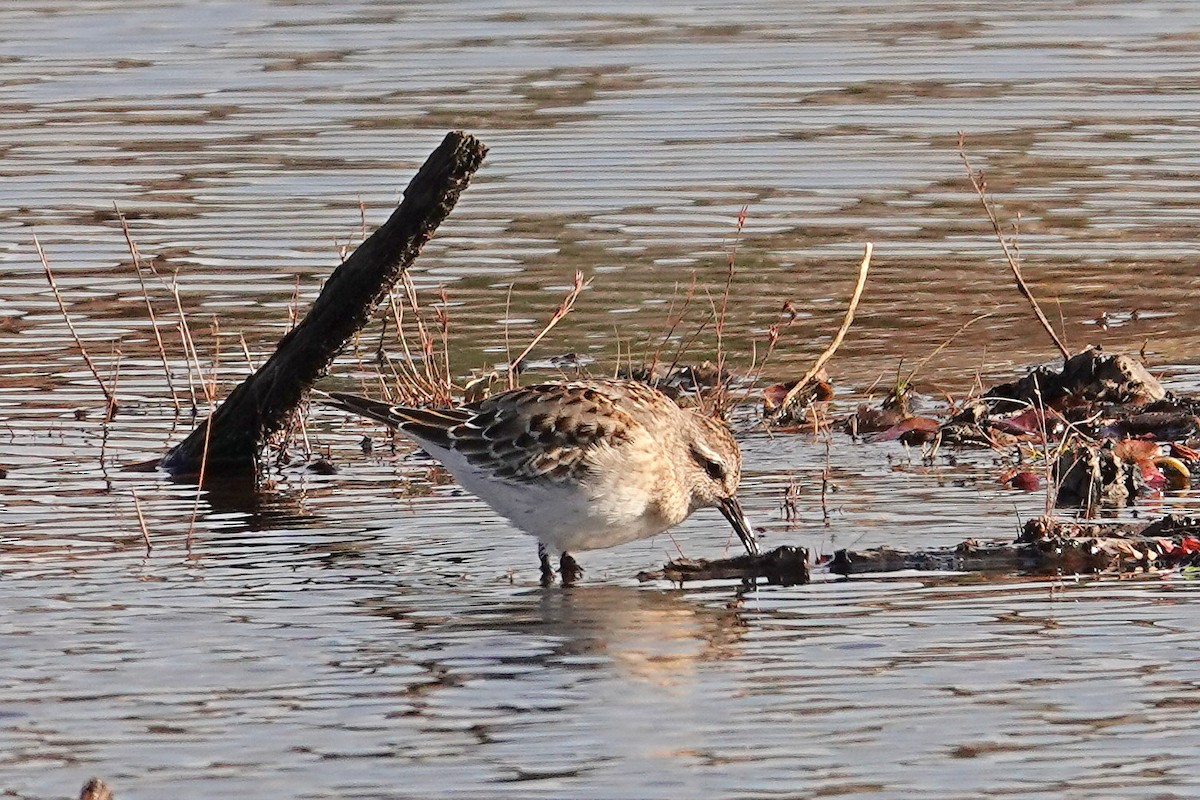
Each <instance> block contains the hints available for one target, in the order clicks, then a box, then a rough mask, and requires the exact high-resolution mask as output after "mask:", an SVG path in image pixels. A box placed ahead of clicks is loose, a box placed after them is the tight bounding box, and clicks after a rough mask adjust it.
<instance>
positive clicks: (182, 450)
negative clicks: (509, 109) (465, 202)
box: [159, 131, 487, 474]
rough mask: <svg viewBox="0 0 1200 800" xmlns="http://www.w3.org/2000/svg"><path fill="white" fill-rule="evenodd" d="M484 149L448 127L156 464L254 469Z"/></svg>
mask: <svg viewBox="0 0 1200 800" xmlns="http://www.w3.org/2000/svg"><path fill="white" fill-rule="evenodd" d="M486 153H487V148H486V147H484V145H483V144H482V143H481V142H480V141H479V140H478V139H476V138H475V137H474V136H470V135H467V134H465V133H462V132H461V131H454V132H451V133H448V134H447V135H446V138H445V139H444V140H443V141H442V143H441V145H440V146H438V148H437V149H436V150H434V151H433V153H431V154H430V156H429V158H428V159H427V160H426V161H425V164H424V165H423V166H422V167H421V169H420V170H419V171H418V172H417V174H416V175H415V176H414V177H413V179H412V180H411V181H410V182H409V184H408V187H407V188H406V189H405V190H404V200H403V202H401V203H400V206H399V208H397V209H396V210H395V212H393V213H392V215H391V217H390V218H389V219H388V221H387V222H385V223H384V224H383V225H382V226H381V227H380V228H379V229H378V230H376V231H375V233H373V234H372V235H371V236H370V237H369V238H368V239H367V240H366V241H364V242H363V243H362V244H361V245H359V247H358V249H357V250H355V251H354V254H353V255H351V256H350V257H349V258H348V259H346V261H345V262H343V263H342V264H341V266H339V267H338V268H337V269H336V270H334V272H333V275H331V276H330V278H329V280H328V281H327V282H326V284H325V287H324V289H322V290H321V294H320V296H318V297H317V299H316V302H314V303H313V305H312V308H311V309H309V312H308V314H307V315H306V316H305V317H304V319H303V320H301V322H300V324H298V325H297V326H296V327H295V328H294V329H293V330H292V331H291V332H290V333H288V334H287V335H286V336H284V337H283V339H282V340H281V341H280V342H279V345H278V347H277V348H276V350H275V353H274V354H273V355H272V356H271V357H270V358H269V359H268V360H267V362H266V363H265V364H263V365H262V366H261V367H259V368H258V370H256V371H255V372H254V374H252V375H251V376H250V377H248V378H246V380H244V381H243V382H242V383H241V384H240V385H239V386H237V388H235V389H234V390H233V391H232V392H230V394H229V396H228V397H227V398H226V399H225V401H224V402H223V403H222V404H221V406H220V407H219V408H218V409H217V410H216V412H215V413H214V414H213V415H212V416H211V417H210V418H209V419H208V420H205V421H204V422H203V423H201V424H200V426H199V427H197V428H196V429H195V430H193V431H192V432H191V434H190V435H189V436H188V437H187V438H186V439H184V441H183V442H181V443H180V444H178V445H176V446H175V447H174V448H173V449H172V450H171V451H170V452H168V453H167V455H166V456H165V457H164V458H163V459H162V461H161V462H159V466H160V467H162V468H164V469H166V470H168V471H170V472H173V473H175V474H199V473H200V471H201V465H202V464H203V465H205V469H206V470H212V469H220V470H222V471H224V472H226V473H228V472H230V471H239V472H246V473H253V472H254V471H255V470H256V468H257V465H258V457H259V452H260V451H261V449H262V447H263V445H264V444H265V443H266V441H267V438H268V437H269V436H270V435H271V434H273V433H275V432H277V431H279V430H281V429H283V428H284V427H285V426H286V424H287V422H288V420H289V419H290V417H291V416H292V414H293V413H294V412H295V410H296V408H297V407H298V406H299V404H300V402H301V401H302V399H303V397H304V394H305V392H307V391H308V389H309V388H310V387H311V386H312V384H313V382H314V381H316V380H317V378H319V377H321V376H322V375H323V374H324V373H325V370H326V369H327V368H328V367H329V364H330V363H331V362H332V361H333V359H334V357H335V356H336V355H337V354H338V353H339V352H340V351H341V349H342V348H343V347H344V346H345V345H346V343H347V342H348V341H349V340H350V339H351V338H352V337H353V336H354V334H355V333H357V332H358V331H359V330H360V329H361V328H362V327H363V326H364V325H366V323H367V321H368V320H369V319H370V315H371V312H372V311H373V310H374V308H375V305H376V304H377V303H378V302H379V301H380V300H381V299H382V298H383V297H384V296H386V294H387V292H388V291H389V290H390V289H391V287H392V285H393V284H394V283H395V282H396V281H397V280H398V279H399V277H400V275H401V273H402V272H403V271H404V270H405V269H407V268H408V266H409V265H410V264H411V263H412V262H413V260H414V259H415V258H416V257H417V255H418V254H419V253H420V252H421V248H422V247H423V246H424V245H425V243H426V242H428V241H429V239H430V238H431V237H432V236H433V232H434V231H435V230H436V229H437V227H438V225H440V224H441V223H442V221H443V220H444V219H445V218H446V216H447V215H448V214H449V213H450V211H451V210H452V209H453V208H454V205H455V203H457V202H458V197H459V195H460V194H461V193H462V191H463V190H464V189H466V188H467V184H468V182H469V181H470V179H471V176H472V175H473V174H474V173H475V171H476V170H478V169H479V166H480V164H481V163H482V162H483V157H484V155H485V154H486ZM210 426H211V430H209V427H210ZM206 453H207V454H206Z"/></svg>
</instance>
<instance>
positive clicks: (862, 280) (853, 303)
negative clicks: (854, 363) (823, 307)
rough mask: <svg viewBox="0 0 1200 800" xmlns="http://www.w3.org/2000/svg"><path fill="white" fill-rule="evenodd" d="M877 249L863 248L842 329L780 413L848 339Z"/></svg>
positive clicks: (868, 243) (792, 389)
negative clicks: (872, 254)
mask: <svg viewBox="0 0 1200 800" xmlns="http://www.w3.org/2000/svg"><path fill="white" fill-rule="evenodd" d="M874 249H875V247H874V245H873V244H871V243H870V242H867V244H866V247H864V248H863V257H862V262H861V263H860V264H859V265H858V282H857V283H856V284H854V293H853V294H851V295H850V304H849V305H848V306H847V307H846V316H845V318H844V319H843V320H842V327H840V328H838V332H837V333H836V334H835V335H834V337H833V341H832V342H830V343H829V347H826V348H825V352H823V353H821V355H819V356H817V360H816V361H815V362H813V365H812V367H810V368H809V370H808V372H806V373H804V377H802V378H801V379H800V380H798V381H797V382H796V385H795V386H793V387H792V388H791V389H790V390H789V391H788V393H787V394H786V395H785V396H784V398H783V402H782V403H780V404H779V411H780V412H781V413H784V412H785V410H786V409H788V408H790V407H791V406H792V404H793V403H794V402H795V400H796V396H797V395H799V394H800V393H801V392H802V391H804V387H805V385H806V384H807V383H808V382H809V381H810V380H812V379H813V377H814V376H815V375H816V374H817V373H818V372H820V371H821V368H822V367H824V366H825V364H826V363H827V362H828V361H829V359H831V358H833V354H834V353H835V352H837V349H838V347H840V346H841V344H842V340H843V339H845V338H846V331H848V330H850V324H851V323H852V322H854V311H855V310H856V309H857V308H858V301H859V298H861V297H862V293H863V287H865V286H866V285H867V270H869V269H870V268H871V253H872V252H873V251H874Z"/></svg>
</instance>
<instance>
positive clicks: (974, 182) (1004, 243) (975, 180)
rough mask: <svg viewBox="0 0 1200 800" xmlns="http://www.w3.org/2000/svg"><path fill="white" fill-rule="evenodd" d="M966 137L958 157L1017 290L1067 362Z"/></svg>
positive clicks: (1066, 352)
mask: <svg viewBox="0 0 1200 800" xmlns="http://www.w3.org/2000/svg"><path fill="white" fill-rule="evenodd" d="M964 141H965V137H964V136H963V133H962V131H959V132H958V155H959V156H960V157H961V158H962V162H963V166H965V167H966V168H967V177H968V178H970V179H971V186H973V187H974V188H975V194H977V195H979V202H980V203H981V204H982V205H983V211H984V213H985V214H987V218H988V221H989V222H991V223H992V230H993V231H994V232H995V234H996V241H998V242H1000V249H1002V250H1003V251H1004V260H1005V261H1007V262H1008V268H1009V270H1010V271H1011V272H1012V274H1013V278H1014V279H1015V280H1016V282H1017V290H1018V291H1019V292H1020V293H1021V296H1022V297H1024V298H1025V299H1026V300H1027V301H1028V302H1029V307H1030V308H1031V309H1033V314H1034V316H1036V317H1037V320H1038V322H1039V323H1041V325H1042V328H1043V329H1045V331H1046V335H1047V336H1049V337H1050V341H1052V342H1054V346H1055V347H1057V348H1058V351H1059V352H1060V353H1062V357H1063V360H1064V361H1066V360H1067V359H1069V358H1070V357H1071V353H1070V351H1069V350H1067V348H1066V345H1064V344H1063V343H1062V340H1061V339H1059V338H1058V334H1057V333H1055V332H1054V328H1053V327H1051V325H1050V320H1048V319H1046V315H1045V314H1043V313H1042V309H1041V306H1039V305H1038V302H1037V300H1036V299H1035V298H1034V296H1033V292H1031V291H1030V290H1029V286H1028V285H1027V284H1026V283H1025V279H1024V278H1022V277H1021V267H1020V265H1019V264H1018V263H1017V259H1018V255H1017V254H1015V253H1013V249H1012V247H1010V246H1009V244H1008V240H1007V239H1006V238H1004V231H1003V230H1002V229H1001V228H1000V221H999V219H997V217H996V209H995V206H994V205H993V203H992V201H991V200H989V199H988V195H987V181H986V180H984V177H983V173H982V172H976V171H975V168H974V167H972V166H971V161H970V159H968V158H967V151H966V147H965V145H964Z"/></svg>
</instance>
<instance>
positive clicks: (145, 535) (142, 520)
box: [129, 489, 151, 555]
mask: <svg viewBox="0 0 1200 800" xmlns="http://www.w3.org/2000/svg"><path fill="white" fill-rule="evenodd" d="M129 493H130V494H131V495H133V510H134V511H136V512H137V518H138V524H139V525H140V526H141V527H142V541H143V542H145V543H146V555H150V549H151V548H150V531H149V529H147V528H146V517H145V516H144V515H143V514H142V502H141V501H140V500H138V496H137V491H136V490H134V489H130V490H129Z"/></svg>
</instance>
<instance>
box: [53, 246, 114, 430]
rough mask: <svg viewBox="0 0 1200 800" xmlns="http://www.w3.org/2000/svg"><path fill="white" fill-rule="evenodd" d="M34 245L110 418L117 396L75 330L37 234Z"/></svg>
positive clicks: (68, 327)
mask: <svg viewBox="0 0 1200 800" xmlns="http://www.w3.org/2000/svg"><path fill="white" fill-rule="evenodd" d="M33 246H34V247H35V248H36V249H37V254H38V258H39V259H40V260H41V262H42V269H43V270H45V272H46V280H47V281H48V282H49V283H50V290H51V291H52V292H53V293H54V300H55V301H56V302H57V303H58V310H59V311H60V312H62V315H63V319H64V320H66V322H67V330H69V331H70V332H71V338H72V339H74V340H75V346H76V347H78V348H79V352H80V353H81V354H82V355H83V361H84V363H85V364H87V368H88V371H89V372H91V373H92V377H93V378H95V379H96V383H97V384H99V386H100V391H101V392H102V393H103V394H104V400H105V403H106V405H107V408H106V409H105V414H104V416H105V418H106V419H109V418H111V417H112V415H113V414H114V413H115V412H116V410H117V398H116V395H114V394H113V393H112V392H111V391H109V388H108V386H106V385H105V383H104V379H103V378H101V377H100V372H99V370H97V369H96V364H95V362H93V361H92V357H91V356H90V355H89V354H88V351H87V348H86V347H84V346H83V340H82V339H80V338H79V332H78V331H76V330H75V323H74V322H72V321H71V315H70V314H68V313H67V304H66V303H64V302H63V298H62V293H61V292H59V290H58V283H57V282H56V281H55V280H54V272H53V271H52V270H51V269H50V260H49V259H47V258H46V252H45V251H44V250H42V243H41V242H39V241H38V238H37V236H34V237H33Z"/></svg>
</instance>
